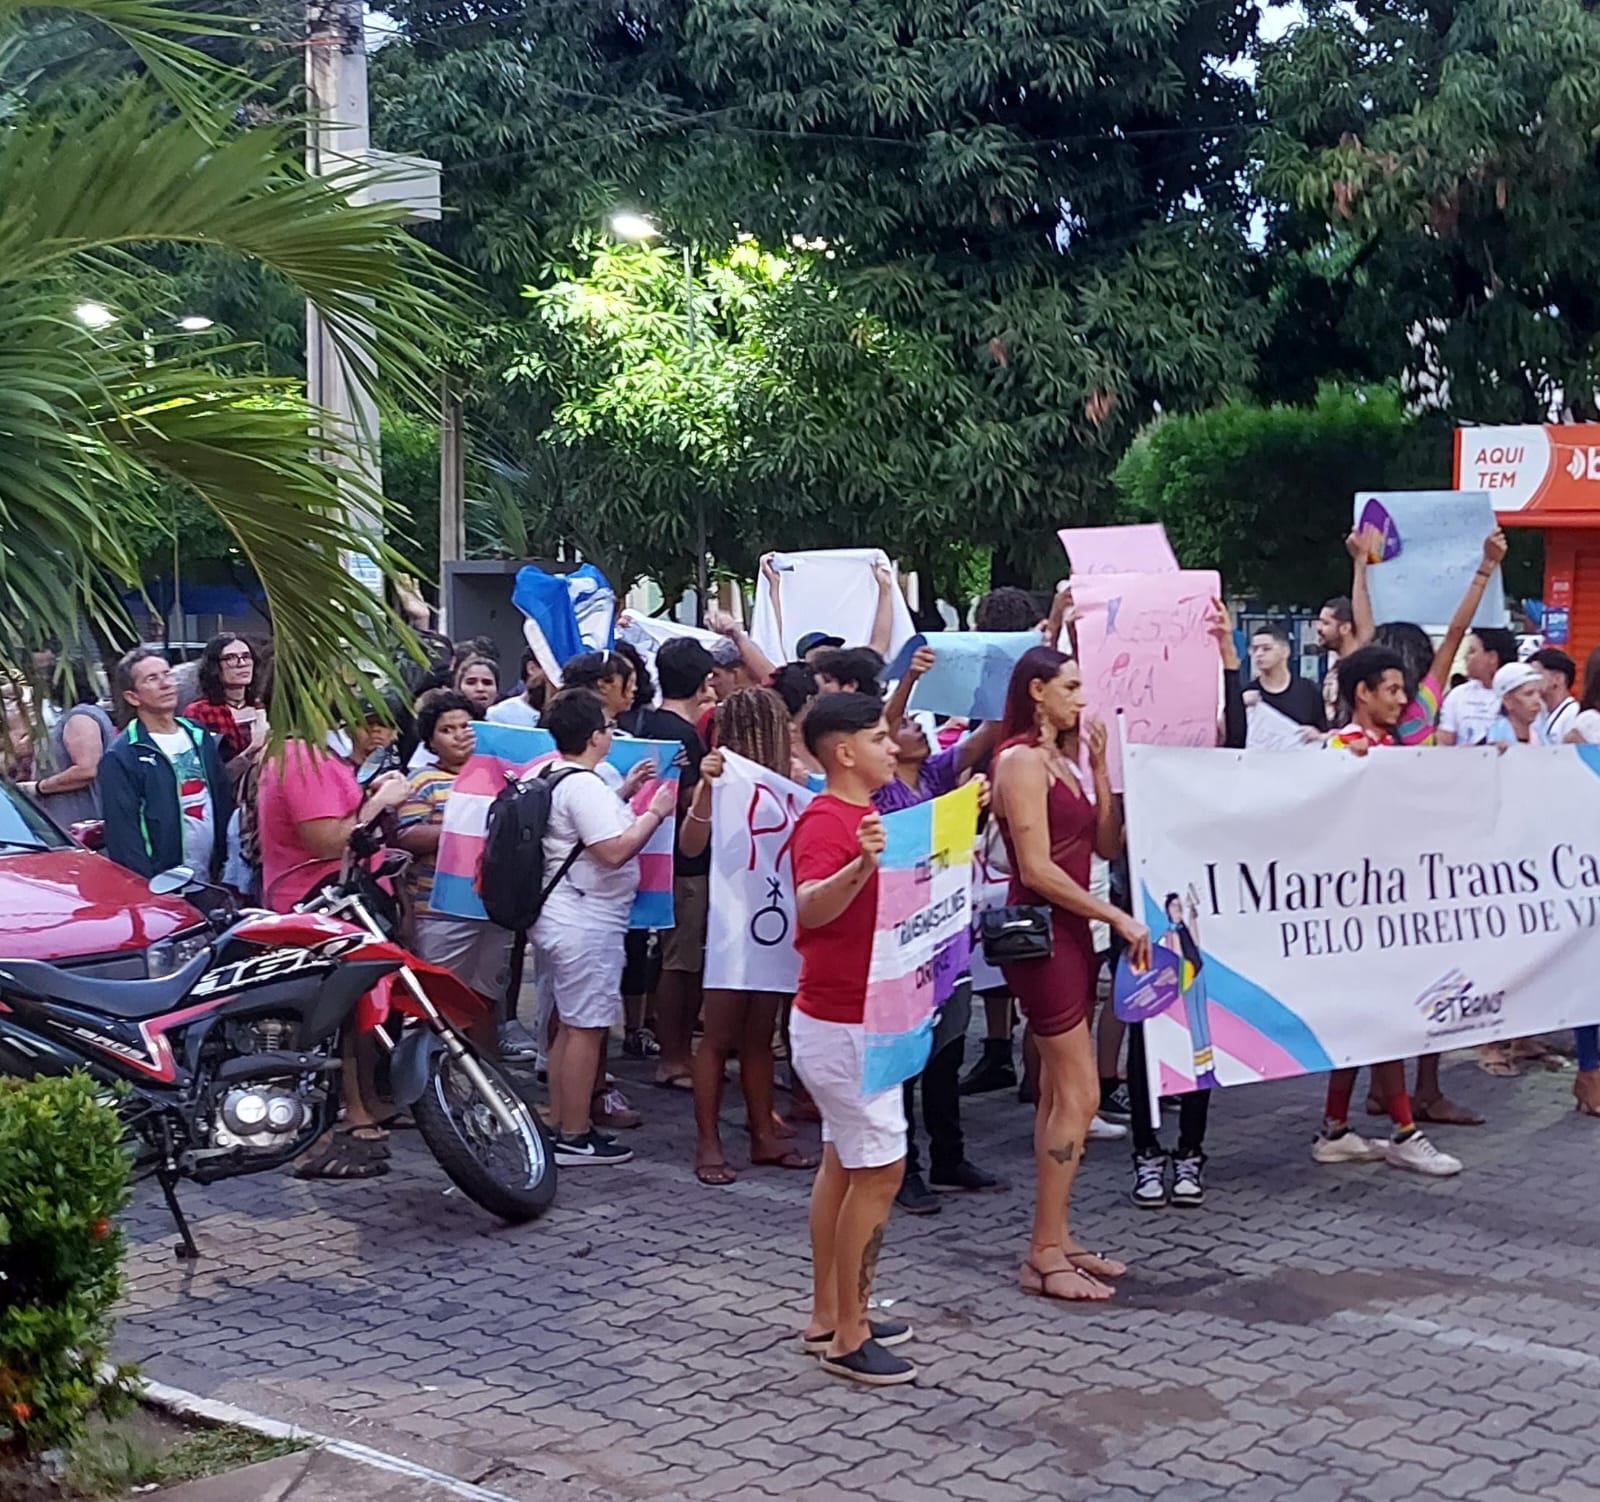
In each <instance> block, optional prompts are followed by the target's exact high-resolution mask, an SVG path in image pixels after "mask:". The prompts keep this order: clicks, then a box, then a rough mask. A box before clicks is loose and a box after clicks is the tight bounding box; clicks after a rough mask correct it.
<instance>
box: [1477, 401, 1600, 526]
mask: <svg viewBox="0 0 1600 1502" xmlns="http://www.w3.org/2000/svg"><path fill="white" fill-rule="evenodd" d="M1455 488H1456V489H1457V490H1484V491H1487V492H1488V494H1489V499H1490V501H1492V502H1493V503H1494V509H1495V512H1496V514H1497V515H1498V516H1499V517H1500V520H1501V521H1502V522H1503V523H1504V524H1505V525H1506V526H1508V527H1595V526H1600V422H1580V423H1568V424H1565V425H1563V426H1561V427H1532V426H1529V427H1514V428H1457V429H1456V479H1455Z"/></svg>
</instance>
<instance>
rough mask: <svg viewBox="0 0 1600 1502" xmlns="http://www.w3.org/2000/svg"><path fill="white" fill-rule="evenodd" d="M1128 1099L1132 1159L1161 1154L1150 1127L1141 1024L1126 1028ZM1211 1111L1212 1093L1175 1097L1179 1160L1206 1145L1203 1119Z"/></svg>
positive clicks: (1159, 1139)
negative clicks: (1129, 1099) (1131, 1127)
mask: <svg viewBox="0 0 1600 1502" xmlns="http://www.w3.org/2000/svg"><path fill="white" fill-rule="evenodd" d="M1128 1095H1129V1097H1130V1098H1131V1099H1132V1101H1133V1155H1134V1157H1136V1158H1143V1157H1147V1156H1149V1155H1150V1154H1151V1153H1158V1152H1160V1151H1161V1138H1160V1136H1159V1134H1158V1129H1157V1128H1156V1127H1154V1126H1152V1125H1151V1124H1150V1121H1149V1112H1150V1105H1149V1101H1150V1068H1149V1065H1148V1064H1147V1063H1146V1061H1145V1052H1144V1024H1143V1023H1142V1022H1133V1023H1129V1025H1128ZM1210 1111H1211V1092H1210V1091H1209V1090H1191V1091H1189V1093H1188V1094H1187V1095H1180V1096H1179V1097H1178V1156H1179V1157H1180V1158H1186V1157H1190V1156H1192V1155H1193V1154H1195V1153H1198V1152H1200V1151H1201V1150H1202V1149H1203V1148H1204V1147H1205V1142H1206V1117H1207V1115H1208V1114H1209V1113H1210Z"/></svg>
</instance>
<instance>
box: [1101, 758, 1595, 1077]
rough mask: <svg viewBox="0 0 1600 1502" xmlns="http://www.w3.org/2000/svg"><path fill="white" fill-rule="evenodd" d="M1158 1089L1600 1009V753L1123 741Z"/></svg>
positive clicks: (1511, 1034) (1420, 1049)
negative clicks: (1175, 995) (1278, 748)
mask: <svg viewBox="0 0 1600 1502" xmlns="http://www.w3.org/2000/svg"><path fill="white" fill-rule="evenodd" d="M1126 767H1127V815H1128V839H1129V852H1130V858H1131V863H1132V876H1133V889H1134V911H1135V913H1136V914H1137V916H1138V917H1139V918H1141V919H1142V920H1143V921H1144V922H1145V923H1147V924H1148V925H1149V927H1150V934H1151V938H1152V940H1153V941H1154V943H1155V944H1157V945H1159V946H1161V947H1162V948H1165V949H1167V950H1169V951H1171V952H1173V953H1174V954H1175V955H1177V956H1178V958H1179V960H1180V961H1181V962H1183V963H1184V968H1185V979H1186V984H1185V985H1184V986H1183V987H1182V1002H1183V1004H1182V1005H1177V1006H1173V1007H1171V1008H1169V1009H1167V1010H1165V1011H1161V1012H1158V1013H1156V1014H1154V1015H1152V1016H1149V1017H1147V1018H1146V1020H1145V1024H1144V1026H1145V1048H1146V1052H1147V1054H1148V1057H1149V1059H1150V1088H1151V1091H1152V1093H1153V1094H1176V1093H1181V1092H1182V1091H1184V1090H1186V1089H1191V1088H1193V1087H1194V1084H1195V1082H1196V1080H1197V1079H1198V1078H1199V1077H1200V1076H1201V1075H1202V1074H1203V1072H1204V1068H1203V1066H1204V1065H1205V1063H1206V1059H1207V1056H1208V1055H1209V1056H1210V1057H1211V1067H1212V1068H1213V1070H1214V1073H1215V1078H1216V1082H1217V1083H1218V1084H1220V1085H1238V1084H1246V1083H1251V1082H1254V1081H1257V1080H1268V1079H1280V1078H1284V1077H1286V1076H1291V1075H1297V1074H1308V1073H1314V1072H1316V1071H1319V1070H1324V1069H1332V1068H1337V1067H1342V1066H1347V1065H1359V1064H1370V1063H1374V1062H1377V1061H1381V1060H1385V1059H1408V1058H1412V1057H1415V1056H1416V1055H1419V1054H1428V1053H1438V1052H1440V1051H1441V1050H1442V1049H1446V1048H1462V1047H1468V1046H1472V1045H1477V1044H1483V1043H1492V1042H1497V1041H1500V1040H1502V1039H1508V1038H1520V1037H1525V1036H1527V1035H1528V1034H1531V1033H1540V1032H1547V1031H1552V1030H1554V1029H1557V1028H1568V1027H1571V1026H1573V1025H1574V1024H1577V1023H1584V1022H1594V1021H1596V1020H1600V992H1596V990H1595V988H1594V986H1593V983H1592V982H1593V976H1594V974H1595V972H1596V969H1597V968H1600V834H1597V833H1596V831H1600V819H1597V818H1596V817H1595V816H1596V814H1600V747H1591V746H1551V747H1513V748H1512V749H1511V750H1510V751H1508V752H1506V753H1505V754H1504V755H1500V754H1497V753H1496V752H1495V751H1493V750H1490V749H1488V748H1483V749H1474V750H1457V751H1451V752H1449V753H1448V754H1446V753H1443V752H1439V751H1435V750H1429V749H1424V748H1420V747H1419V748H1397V749H1383V750H1377V751H1373V752H1372V753H1370V754H1369V755H1367V756H1365V757H1358V756H1351V755H1349V754H1348V753H1344V752H1337V751H1327V752H1323V753H1322V754H1320V755H1316V756H1295V757H1285V756H1279V755H1275V754H1273V753H1270V752H1259V751H1193V750H1181V749H1175V748H1169V747H1160V746H1129V747H1127V748H1126Z"/></svg>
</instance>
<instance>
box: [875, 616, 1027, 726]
mask: <svg viewBox="0 0 1600 1502" xmlns="http://www.w3.org/2000/svg"><path fill="white" fill-rule="evenodd" d="M1039 642H1040V637H1039V633H1038V632H1037V631H940V632H937V633H936V634H934V635H933V636H924V635H922V633H921V632H918V633H917V635H915V636H913V637H912V638H911V640H910V641H908V642H907V643H906V644H905V646H904V647H902V648H901V649H900V655H899V656H898V657H896V658H895V659H894V661H893V662H891V663H890V664H889V667H888V669H887V670H886V671H887V673H888V676H889V678H890V679H891V680H896V679H900V678H904V677H905V675H906V672H907V670H908V669H909V668H910V666H911V658H912V655H913V654H914V653H915V652H916V651H917V649H918V648H919V647H928V648H930V649H931V650H932V652H933V666H932V667H931V668H929V669H928V671H927V672H926V673H924V674H923V675H922V677H920V678H919V679H917V682H916V686H915V687H914V688H913V689H912V690H911V705H910V707H911V709H912V710H927V711H929V712H930V713H932V714H948V715H960V716H961V717H962V718H964V719H968V720H998V719H1000V718H1001V717H1002V716H1003V715H1004V713H1005V707H1006V687H1007V685H1008V684H1009V683H1010V682H1011V670H1012V668H1014V667H1015V666H1016V665H1017V659H1018V658H1019V657H1021V656H1022V654H1023V653H1024V652H1026V651H1027V650H1028V648H1029V647H1037V646H1038V645H1039Z"/></svg>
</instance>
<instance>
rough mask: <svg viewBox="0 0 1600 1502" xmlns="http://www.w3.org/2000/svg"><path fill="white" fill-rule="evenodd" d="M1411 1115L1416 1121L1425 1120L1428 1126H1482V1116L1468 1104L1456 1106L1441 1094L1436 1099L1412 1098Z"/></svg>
mask: <svg viewBox="0 0 1600 1502" xmlns="http://www.w3.org/2000/svg"><path fill="white" fill-rule="evenodd" d="M1411 1115H1412V1117H1413V1119H1415V1120H1417V1121H1425V1122H1427V1123H1428V1125H1429V1126H1482V1125H1483V1117H1481V1116H1480V1115H1478V1113H1477V1112H1476V1111H1474V1110H1473V1109H1472V1108H1471V1107H1470V1106H1458V1105H1457V1104H1456V1103H1455V1102H1454V1101H1453V1100H1451V1099H1450V1098H1449V1097H1448V1096H1444V1095H1441V1096H1440V1097H1439V1098H1438V1100H1429V1101H1421V1100H1416V1099H1413V1100H1412V1102H1411Z"/></svg>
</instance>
